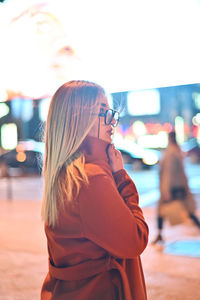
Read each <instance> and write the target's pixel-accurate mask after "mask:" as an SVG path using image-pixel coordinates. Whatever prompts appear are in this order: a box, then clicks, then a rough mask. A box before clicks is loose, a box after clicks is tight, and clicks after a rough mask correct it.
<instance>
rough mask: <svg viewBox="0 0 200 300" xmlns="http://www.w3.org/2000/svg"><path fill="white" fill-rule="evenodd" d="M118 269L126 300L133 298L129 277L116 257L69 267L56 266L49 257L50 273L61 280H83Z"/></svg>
mask: <svg viewBox="0 0 200 300" xmlns="http://www.w3.org/2000/svg"><path fill="white" fill-rule="evenodd" d="M111 269H117V270H119V272H120V275H121V279H122V282H123V286H124V288H123V289H124V294H125V299H126V300H132V296H131V292H130V286H129V284H128V278H127V275H126V272H125V270H124V268H123V267H122V265H121V264H120V263H119V262H118V261H117V260H116V259H115V258H114V257H110V256H108V257H103V258H99V259H94V260H88V261H85V262H81V263H79V264H77V265H73V266H68V267H55V266H54V265H53V264H52V263H51V260H50V259H49V273H50V275H51V276H52V277H54V278H56V279H59V280H69V281H73V280H81V279H87V278H89V277H91V276H94V275H97V274H100V273H103V272H106V271H109V270H111Z"/></svg>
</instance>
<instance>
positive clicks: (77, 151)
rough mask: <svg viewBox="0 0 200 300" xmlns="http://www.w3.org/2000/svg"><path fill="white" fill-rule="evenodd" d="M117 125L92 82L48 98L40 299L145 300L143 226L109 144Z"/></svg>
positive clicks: (145, 229)
mask: <svg viewBox="0 0 200 300" xmlns="http://www.w3.org/2000/svg"><path fill="white" fill-rule="evenodd" d="M118 120H119V115H118V112H117V111H114V110H112V109H110V108H109V106H108V101H107V98H106V96H105V92H104V90H103V89H102V88H101V87H100V86H98V85H96V84H94V83H90V82H86V81H71V82H68V83H66V84H64V85H62V86H61V87H60V88H59V89H58V90H57V91H56V93H55V95H54V96H53V98H52V100H51V104H50V108H49V112H48V118H47V124H46V136H45V145H46V151H45V161H44V196H43V207H42V216H43V220H44V221H45V232H46V236H47V243H48V253H49V272H48V274H47V276H46V278H45V281H44V283H43V286H42V291H41V299H42V300H47V299H56V300H62V299H63V300H64V299H65V300H66V299H69V300H111V299H113V300H118V299H119V300H122V299H123V300H132V299H134V300H145V299H147V298H146V288H145V282H144V276H143V270H142V265H141V260H140V254H141V253H142V252H143V250H144V249H145V247H146V245H147V241H148V226H147V224H146V222H145V220H144V217H143V213H142V210H141V208H140V207H139V205H138V193H137V190H136V187H135V185H134V183H133V181H132V180H131V178H130V177H129V176H128V174H127V173H126V171H125V170H124V167H123V162H122V156H121V153H120V152H119V151H118V150H116V149H115V147H114V145H112V144H111V141H112V138H111V136H112V134H113V127H114V126H116V125H117V123H118Z"/></svg>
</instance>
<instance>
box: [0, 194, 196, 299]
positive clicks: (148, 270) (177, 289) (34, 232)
mask: <svg viewBox="0 0 200 300" xmlns="http://www.w3.org/2000/svg"><path fill="white" fill-rule="evenodd" d="M40 209H41V201H39V199H38V201H35V199H34V201H31V200H29V201H26V200H14V201H7V200H3V199H0V300H37V299H38V300H39V299H40V296H39V295H40V288H41V285H42V282H43V279H44V277H45V275H46V272H47V249H46V239H45V235H44V230H43V224H42V222H41V219H40ZM143 211H144V215H145V217H146V220H147V222H148V224H149V228H150V241H151V240H152V239H153V238H154V236H155V208H154V207H145V208H143ZM198 214H199V216H200V210H199V211H198ZM164 233H165V238H166V240H167V241H168V242H169V241H173V240H177V239H183V238H187V239H188V238H191V239H198V238H200V232H198V230H197V229H196V228H195V227H194V226H193V225H192V224H191V223H190V222H188V223H187V224H184V225H178V226H174V227H170V226H168V225H167V226H166V230H165V232H164ZM142 262H143V268H144V273H145V279H146V285H147V292H148V300H199V299H200V288H199V287H200V258H191V257H184V256H175V255H169V254H166V253H164V252H163V251H161V249H158V248H156V247H155V246H152V245H151V244H150V242H149V245H148V246H147V248H146V250H145V251H144V253H143V254H142Z"/></svg>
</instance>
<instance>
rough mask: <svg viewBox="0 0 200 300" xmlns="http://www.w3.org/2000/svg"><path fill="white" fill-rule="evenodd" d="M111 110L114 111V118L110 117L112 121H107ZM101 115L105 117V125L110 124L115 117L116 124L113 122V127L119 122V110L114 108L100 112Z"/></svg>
mask: <svg viewBox="0 0 200 300" xmlns="http://www.w3.org/2000/svg"><path fill="white" fill-rule="evenodd" d="M109 111H111V112H112V118H111V119H110V122H106V119H107V114H108V112H109ZM116 114H117V117H115V115H116ZM98 116H99V117H104V123H105V125H110V124H111V123H112V120H113V119H115V124H112V126H113V127H116V126H117V125H118V123H119V118H120V117H119V112H118V111H117V110H113V109H111V108H110V109H107V110H106V111H105V112H104V113H102V112H101V113H99V115H98Z"/></svg>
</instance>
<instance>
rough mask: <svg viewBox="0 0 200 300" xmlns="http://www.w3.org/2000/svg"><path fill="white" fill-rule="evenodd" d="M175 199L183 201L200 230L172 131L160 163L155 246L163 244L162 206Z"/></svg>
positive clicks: (199, 223)
mask: <svg viewBox="0 0 200 300" xmlns="http://www.w3.org/2000/svg"><path fill="white" fill-rule="evenodd" d="M175 199H182V203H183V204H184V206H185V208H186V210H187V211H188V215H189V217H190V218H191V219H192V220H193V222H194V223H195V225H197V226H198V228H200V221H199V220H198V218H197V216H196V215H195V209H196V205H195V201H194V198H193V196H192V194H191V192H190V189H189V186H188V181H187V177H186V174H185V170H184V164H183V153H182V151H181V149H180V147H179V146H178V144H177V141H176V134H175V132H174V131H172V132H170V133H169V136H168V147H167V149H166V151H165V153H164V156H163V158H162V160H161V162H160V199H159V202H158V217H157V226H158V235H157V237H156V239H155V240H154V241H153V244H155V243H157V242H163V236H162V230H163V222H164V218H163V217H162V206H163V204H164V203H165V202H169V201H173V200H175ZM177 213H178V212H177Z"/></svg>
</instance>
